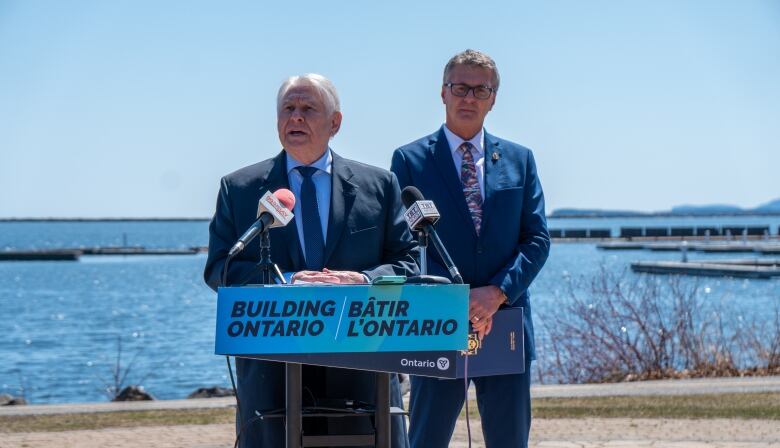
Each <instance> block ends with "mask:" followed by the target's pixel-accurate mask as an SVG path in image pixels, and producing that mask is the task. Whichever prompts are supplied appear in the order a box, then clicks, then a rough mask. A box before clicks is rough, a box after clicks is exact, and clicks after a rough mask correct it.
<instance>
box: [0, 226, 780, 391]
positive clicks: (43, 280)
mask: <svg viewBox="0 0 780 448" xmlns="http://www.w3.org/2000/svg"><path fill="white" fill-rule="evenodd" d="M685 222H686V223H688V224H685V225H697V224H698V225H713V224H714V225H718V224H720V225H751V226H753V225H768V226H770V228H771V229H772V233H775V234H776V233H777V229H778V225H780V217H745V218H737V217H728V218H696V219H695V220H687V219H686V221H685ZM549 225H550V227H551V228H574V227H578V228H619V227H620V226H640V225H646V226H664V225H680V224H679V223H678V221H677V220H676V219H674V220H673V219H671V218H631V219H625V218H620V219H618V218H610V219H608V220H599V219H565V220H551V221H550V223H549ZM125 241H126V243H127V244H129V245H140V246H146V247H156V248H172V247H189V246H205V245H206V244H207V243H208V223H207V222H205V221H182V222H155V221H148V222H0V250H3V249H31V248H65V247H87V246H112V245H113V246H118V245H122V244H123V243H124V242H125ZM741 256H743V257H745V256H749V255H741ZM679 257H680V254H678V253H673V252H672V253H668V252H643V251H629V252H622V251H621V252H603V251H599V250H598V249H596V247H595V245H594V244H587V243H560V244H555V245H553V248H552V252H551V256H550V258H549V260H548V262H547V265H546V266H545V268H544V269H543V271H542V273H541V274H540V275H539V277H538V278H537V279H536V281H535V282H534V283H533V285H532V288H531V293H532V297H533V299H532V303H533V306H534V314H535V316H536V319H538V320H542V319H547V320H548V321H549V320H554V319H560V318H565V316H560V315H559V313H558V312H557V311H558V310H557V309H556V305H557V303H559V301H560V300H561V298H562V297H564V296H565V294H566V293H565V290H566V288H565V286H566V281H567V279H569V278H578V277H583V278H588V277H589V276H593V275H595V274H596V273H597V272H598V271H599V270H600V269H601V267H602V266H604V267H606V268H607V269H609V270H612V271H623V270H626V269H627V267H628V264H629V263H630V262H631V261H635V260H664V259H668V260H675V259H679ZM718 257H719V256H718V255H713V254H699V253H692V254H690V258H691V259H699V258H718ZM720 257H722V256H720ZM729 258H734V257H732V256H729ZM205 261H206V256H205V254H199V255H190V256H132V257H113V256H99V257H89V256H85V257H82V258H81V260H80V261H78V262H0V310H2V319H0V393H10V394H12V395H18V394H19V393H20V389H21V388H23V389H24V393H25V395H26V397H27V399H28V400H29V401H31V402H33V403H61V402H87V401H101V400H105V399H106V396H105V393H104V392H103V389H104V388H105V385H106V384H111V382H112V381H111V376H112V374H113V372H112V369H113V366H114V365H115V363H116V356H117V340H118V339H120V338H121V341H122V363H123V365H127V364H128V363H129V362H130V361H131V360H132V359H133V358H134V357H135V361H134V363H133V367H132V369H131V371H130V372H129V374H128V376H127V381H126V383H130V384H131V383H137V382H141V380H143V381H142V383H143V384H144V386H145V387H146V389H147V390H148V391H149V392H151V393H152V394H153V395H154V396H155V397H157V398H160V399H174V398H184V397H185V396H186V395H188V394H189V393H190V392H192V391H193V390H194V389H196V388H198V387H202V386H209V385H222V386H227V385H229V380H228V378H227V369H226V367H225V361H224V358H223V357H219V356H215V355H213V337H214V324H215V323H214V312H215V293H214V292H212V291H211V290H210V289H209V288H207V287H206V286H205V285H204V284H203V281H202V279H201V276H202V271H203V265H204V263H205ZM626 275H629V276H631V275H634V274H631V273H630V272H629V273H627V274H626ZM686 281H691V282H697V284H698V285H699V286H700V288H701V289H702V291H707V295H708V296H709V297H711V300H712V301H716V302H718V303H719V304H722V306H723V309H724V310H726V311H728V312H730V313H734V315H735V316H745V317H748V318H759V319H760V318H761V317H762V316H763V315H764V313H765V312H766V310H771V309H773V308H774V307H775V306H778V305H780V280H777V279H776V280H769V281H766V280H762V281H759V280H742V279H724V278H697V279H690V280H686ZM540 355H542V354H540Z"/></svg>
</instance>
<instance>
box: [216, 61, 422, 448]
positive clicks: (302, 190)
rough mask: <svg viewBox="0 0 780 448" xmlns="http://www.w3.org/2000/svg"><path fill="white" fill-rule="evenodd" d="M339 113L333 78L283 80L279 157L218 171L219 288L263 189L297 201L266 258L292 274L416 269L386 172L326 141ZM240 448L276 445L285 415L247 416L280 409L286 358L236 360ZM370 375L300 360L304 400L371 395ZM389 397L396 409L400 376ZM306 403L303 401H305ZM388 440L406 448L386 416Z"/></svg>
mask: <svg viewBox="0 0 780 448" xmlns="http://www.w3.org/2000/svg"><path fill="white" fill-rule="evenodd" d="M341 119H342V115H341V112H340V110H339V100H338V95H337V93H336V89H335V87H334V86H333V84H332V83H331V82H330V81H329V80H328V79H326V78H325V77H323V76H321V75H316V74H307V75H303V76H294V77H291V78H289V79H287V80H286V81H285V82H284V83H283V84H282V86H281V87H280V88H279V93H278V96H277V120H278V121H277V128H278V131H279V140H280V142H281V143H282V147H283V148H284V150H283V151H282V152H281V153H279V154H278V155H277V156H276V157H274V158H272V159H268V160H265V161H262V162H259V163H256V164H254V165H250V166H248V167H245V168H242V169H240V170H238V171H236V172H234V173H231V174H228V175H227V176H225V177H224V178H222V182H221V185H220V190H219V197H218V199H217V208H216V212H215V214H214V218H213V219H212V221H211V225H210V227H209V254H208V260H207V261H206V269H205V272H204V277H205V280H206V282H207V283H208V285H209V286H211V287H212V288H213V289H215V290H216V288H217V287H218V286H220V281H221V280H220V274H221V272H222V268H223V265H224V263H225V259H226V257H227V254H228V251H229V250H230V247H231V246H232V245H233V243H235V242H236V240H237V239H238V237H239V236H240V235H241V234H242V233H243V232H244V230H246V229H247V228H248V227H249V226H250V225H252V223H254V222H255V220H256V211H257V202H258V199H259V198H260V196H261V195H262V194H263V193H265V192H266V191H276V190H277V189H279V188H289V189H290V190H292V192H293V193H294V194H295V196H296V198H297V199H298V200H297V201H296V204H295V210H294V214H295V218H294V220H295V223H294V225H293V224H292V223H291V224H290V225H288V226H286V227H279V228H274V229H271V230H270V238H271V241H272V243H273V244H272V248H271V256H272V258H273V260H274V262H276V263H277V264H278V265H279V267H280V269H281V270H282V271H285V272H288V273H290V272H293V273H294V275H293V278H294V279H296V280H303V281H309V282H327V283H364V282H366V281H367V280H371V279H372V278H374V277H376V276H379V275H414V274H416V273H417V265H416V264H415V261H414V256H413V253H412V251H413V250H414V248H415V244H414V242H413V241H412V237H411V235H410V233H409V231H408V229H407V226H406V224H405V221H404V219H403V215H402V208H401V200H400V191H399V187H398V182H397V180H396V177H395V175H393V174H392V173H390V172H388V171H386V170H383V169H380V168H376V167H372V166H369V165H364V164H362V163H358V162H355V161H352V160H347V159H344V158H342V157H339V156H338V155H337V154H336V153H335V152H333V151H332V150H331V149H330V148H329V146H328V142H329V140H330V139H331V138H332V137H333V136H334V135H336V133H337V132H338V131H339V127H340V126H341ZM258 244H259V243H258V242H257V241H255V242H253V243H251V244H249V245H248V246H247V248H246V249H245V250H244V251H243V252H242V253H241V254H239V255H238V256H237V257H236V258H234V259H233V260H232V261H231V263H230V270H229V272H228V275H227V279H228V280H227V283H228V284H235V283H237V282H239V281H241V280H242V279H244V278H246V277H247V276H251V275H252V272H253V269H254V267H255V264H256V263H257V262H258V261H259V246H258ZM236 370H237V378H238V384H237V388H238V401H239V411H240V412H239V415H240V417H239V420H238V421H237V425H236V426H237V428H236V430H237V431H239V432H240V446H242V447H261V446H262V447H282V446H284V444H285V437H284V423H283V421H282V419H262V420H261V419H253V418H252V417H254V416H255V415H256V414H255V412H256V411H259V412H265V411H270V410H273V409H279V408H284V407H285V400H284V390H285V376H284V372H285V369H284V364H283V363H278V362H269V361H258V360H250V359H242V358H237V359H236ZM374 381H375V379H374V375H373V374H370V373H366V372H359V371H354V370H346V369H335V368H322V367H314V366H305V367H304V369H303V386H304V394H303V397H304V400H307V399H311V400H312V403H311V404H314V403H315V402H316V400H318V399H322V398H350V399H354V400H359V401H363V402H368V403H373V402H374ZM391 403H392V404H393V405H394V406H401V395H400V391H399V387H398V382H397V380H396V379H395V378H393V382H392V384H391ZM304 404H309V403H304ZM371 429H372V428H371V423H370V420H369V419H368V418H349V419H328V420H319V421H317V420H314V421H312V419H310V418H307V419H305V422H304V431H305V432H306V433H307V434H312V433H315V434H316V433H327V434H354V433H362V432H365V433H370V432H371ZM391 430H392V446H393V447H396V448H400V447H407V446H408V440H407V437H406V428H405V424H404V422H403V420H402V418H401V417H393V420H392V426H391Z"/></svg>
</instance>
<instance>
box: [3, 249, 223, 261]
mask: <svg viewBox="0 0 780 448" xmlns="http://www.w3.org/2000/svg"><path fill="white" fill-rule="evenodd" d="M207 250H208V248H206V247H186V248H174V249H160V248H147V247H139V246H130V247H85V248H72V249H40V250H37V249H36V250H6V251H0V261H78V260H79V259H80V258H81V256H83V255H88V256H105V255H114V256H116V255H120V256H130V255H195V254H198V253H201V252H206V251H207Z"/></svg>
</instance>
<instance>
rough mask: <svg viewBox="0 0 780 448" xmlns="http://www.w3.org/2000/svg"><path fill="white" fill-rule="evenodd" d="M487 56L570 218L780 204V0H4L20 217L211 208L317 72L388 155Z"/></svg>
mask: <svg viewBox="0 0 780 448" xmlns="http://www.w3.org/2000/svg"><path fill="white" fill-rule="evenodd" d="M465 48H476V49H479V50H482V51H485V52H487V53H488V54H490V55H492V56H493V57H494V59H495V60H496V62H497V63H498V67H499V71H500V73H501V79H502V82H501V89H500V91H499V93H498V97H497V102H496V107H495V108H494V109H493V111H492V112H491V113H490V115H488V119H487V122H486V127H487V129H488V131H490V132H492V133H494V134H496V135H498V136H501V137H504V138H507V139H510V140H513V141H516V142H519V143H521V144H524V145H526V146H529V147H531V148H532V149H533V150H534V152H535V155H536V158H537V162H538V165H539V169H540V174H541V178H542V183H543V186H544V188H545V193H546V196H547V208H548V212H549V211H552V210H553V209H556V208H561V207H594V208H612V209H616V208H619V209H635V210H663V209H668V208H670V207H671V206H673V205H677V204H707V203H730V204H735V205H739V206H743V207H753V206H756V205H759V204H761V203H765V202H768V201H769V200H771V199H774V198H777V197H780V175H778V174H777V173H778V172H779V171H780V168H779V167H780V2H778V1H777V0H765V1H760V0H746V1H706V0H702V1H679V0H653V1H644V2H640V1H580V0H571V1H542V0H539V1H507V2H496V3H490V2H483V3H477V2H433V1H430V2H428V1H394V2H359V1H345V2H323V1H316V2H314V1H312V2H308V1H299V2H260V1H246V2H242V1H230V2H205V1H203V2H199V1H178V2H177V1H97V0H96V1H93V2H89V1H78V0H74V1H54V0H52V1H36V0H19V1H11V0H0V217H122V216H128V217H143V216H160V217H182V216H192V217H206V216H210V215H211V214H212V213H213V207H214V204H215V199H216V193H217V188H218V183H219V178H220V177H221V176H222V175H224V174H226V173H228V172H231V171H233V170H235V169H238V168H240V167H242V166H244V165H248V164H250V163H254V162H256V161H259V160H262V159H266V158H268V157H271V156H273V155H275V154H276V153H277V152H278V151H279V150H280V144H279V141H278V138H277V136H276V116H275V113H276V112H275V94H276V90H277V88H278V86H279V84H280V83H281V81H282V80H283V79H284V78H285V77H287V76H289V75H293V74H301V73H305V72H317V73H322V74H324V75H325V76H327V77H329V78H331V79H332V80H333V81H334V83H335V84H336V87H337V88H338V89H339V92H340V95H341V101H342V109H343V112H344V123H343V126H342V129H341V132H340V133H339V134H338V135H337V136H336V138H335V139H334V140H333V142H332V147H333V148H334V149H335V150H336V151H337V152H339V153H340V154H341V155H343V156H346V157H349V158H354V159H357V160H360V161H363V162H367V163H371V164H374V165H379V166H383V167H388V166H389V163H390V157H391V153H392V150H393V149H394V148H396V147H397V146H399V145H402V144H404V143H406V142H408V141H411V140H414V139H416V138H419V137H421V136H423V135H426V134H429V133H431V132H433V131H434V130H435V129H437V128H438V126H440V125H441V123H442V121H443V119H444V108H443V105H442V104H441V99H440V98H439V90H440V84H441V72H442V68H443V66H444V64H445V63H446V61H447V59H448V58H449V57H450V56H451V55H452V54H454V53H456V52H457V51H460V50H463V49H465Z"/></svg>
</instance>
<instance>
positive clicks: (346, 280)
mask: <svg viewBox="0 0 780 448" xmlns="http://www.w3.org/2000/svg"><path fill="white" fill-rule="evenodd" d="M322 272H324V273H325V274H328V275H332V276H334V277H336V278H338V279H339V283H341V284H342V285H360V284H364V283H366V277H365V276H364V275H363V274H362V273H360V272H355V271H331V270H330V269H328V268H324V269H323V270H322Z"/></svg>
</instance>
